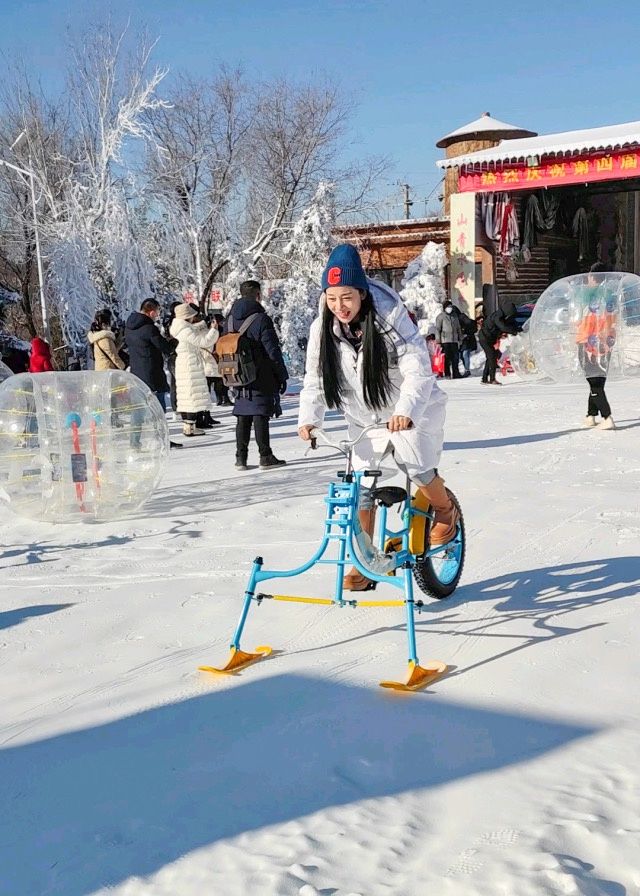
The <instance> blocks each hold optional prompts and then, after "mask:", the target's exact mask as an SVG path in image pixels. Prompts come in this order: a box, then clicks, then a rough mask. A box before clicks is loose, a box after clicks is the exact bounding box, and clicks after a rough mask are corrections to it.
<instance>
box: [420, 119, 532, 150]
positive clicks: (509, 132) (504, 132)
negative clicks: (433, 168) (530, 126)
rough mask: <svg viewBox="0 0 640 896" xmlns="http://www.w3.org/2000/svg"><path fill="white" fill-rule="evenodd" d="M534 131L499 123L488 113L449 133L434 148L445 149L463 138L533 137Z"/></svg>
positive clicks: (505, 138) (502, 122)
mask: <svg viewBox="0 0 640 896" xmlns="http://www.w3.org/2000/svg"><path fill="white" fill-rule="evenodd" d="M535 136H536V132H535V131H529V130H527V129H526V128H519V127H518V126H517V125H515V124H507V123H506V122H505V121H499V120H498V119H497V118H492V117H491V115H489V113H488V112H483V113H482V115H481V116H480V118H476V120H475V121H470V122H469V124H465V125H463V126H462V127H461V128H458V130H457V131H451V133H450V134H447V136H446V137H443V138H442V139H441V140H438V142H437V143H436V146H437V147H439V148H440V149H445V148H446V147H447V146H450V145H451V144H452V143H457V142H458V141H459V140H460V139H461V138H463V137H469V138H471V139H472V138H474V137H475V138H476V139H480V140H482V139H483V138H484V139H485V140H500V139H502V140H510V139H513V138H514V137H535Z"/></svg>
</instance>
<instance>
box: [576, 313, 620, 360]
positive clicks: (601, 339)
mask: <svg viewBox="0 0 640 896" xmlns="http://www.w3.org/2000/svg"><path fill="white" fill-rule="evenodd" d="M616 323H617V315H616V313H615V312H612V311H605V312H604V313H600V314H597V313H595V312H594V311H588V312H587V313H586V314H585V316H584V317H583V318H582V320H581V321H580V323H579V324H578V329H577V332H576V343H577V344H578V345H580V344H583V345H587V346H589V347H591V348H592V349H593V353H594V354H595V353H596V349H597V353H598V354H606V353H607V352H610V351H611V349H612V348H613V345H614V343H615V341H616Z"/></svg>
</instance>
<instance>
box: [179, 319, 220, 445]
mask: <svg viewBox="0 0 640 896" xmlns="http://www.w3.org/2000/svg"><path fill="white" fill-rule="evenodd" d="M174 315H175V316H174V319H173V321H172V322H171V326H170V327H169V333H170V334H171V336H173V338H174V339H177V340H178V345H177V348H176V393H177V400H178V402H177V403H178V412H179V413H180V414H181V415H182V420H183V432H184V434H185V436H203V435H204V430H202V429H198V428H197V427H196V420H197V418H198V414H199V413H201V412H203V411H210V409H211V398H210V396H209V389H208V388H207V378H206V376H205V372H204V359H203V356H202V349H209V350H211V349H212V348H213V346H214V345H215V343H216V340H217V338H218V330H217V329H216V328H215V327H214V326H211V327H207V325H206V323H205V322H204V320H203V319H202V316H201V315H200V312H199V311H198V309H197V308H195V307H194V306H193V305H190V304H188V303H187V302H185V303H183V304H182V305H177V306H176V308H175V309H174Z"/></svg>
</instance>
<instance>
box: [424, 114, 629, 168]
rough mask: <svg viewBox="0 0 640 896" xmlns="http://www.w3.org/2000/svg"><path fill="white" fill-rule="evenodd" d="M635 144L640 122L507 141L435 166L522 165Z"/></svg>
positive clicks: (444, 160)
mask: <svg viewBox="0 0 640 896" xmlns="http://www.w3.org/2000/svg"><path fill="white" fill-rule="evenodd" d="M634 144H640V121H629V122H627V123H626V124H614V125H608V126H607V127H603V128H590V129H589V130H584V131H565V132H564V133H561V134H543V135H542V136H540V137H528V138H526V139H524V140H507V141H503V142H502V143H500V144H499V145H498V146H495V147H493V148H491V149H481V150H479V151H478V152H472V153H468V154H467V155H462V156H456V157H455V158H451V159H440V160H439V161H438V162H437V163H436V164H437V165H438V167H439V168H454V167H461V166H462V165H464V166H467V167H468V166H471V165H481V164H483V163H488V162H519V161H523V160H524V159H527V158H529V156H548V155H556V156H557V155H565V154H569V153H579V152H589V151H592V150H613V149H620V148H622V147H624V146H631V145H634Z"/></svg>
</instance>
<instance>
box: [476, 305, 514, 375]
mask: <svg viewBox="0 0 640 896" xmlns="http://www.w3.org/2000/svg"><path fill="white" fill-rule="evenodd" d="M520 329H521V328H520V327H519V326H518V324H517V322H516V306H515V305H514V303H513V302H509V301H507V302H505V303H504V304H503V306H502V308H498V310H497V311H494V312H493V313H492V314H490V315H489V316H488V317H486V318H485V319H484V322H483V324H482V326H481V327H480V333H479V334H478V342H479V343H480V345H481V346H482V350H483V352H484V354H485V358H486V360H485V362H484V370H483V372H482V382H483V383H485V384H489V385H491V386H501V385H502V383H498V382H496V370H497V368H498V358H499V357H500V354H499V352H498V350H497V349H496V347H495V345H496V342H497V341H498V340H499V339H500V338H501V336H503V335H504V334H505V333H510V334H511V335H512V336H515V334H516V333H519V332H520Z"/></svg>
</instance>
